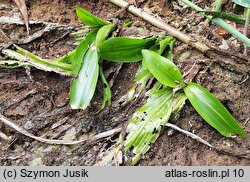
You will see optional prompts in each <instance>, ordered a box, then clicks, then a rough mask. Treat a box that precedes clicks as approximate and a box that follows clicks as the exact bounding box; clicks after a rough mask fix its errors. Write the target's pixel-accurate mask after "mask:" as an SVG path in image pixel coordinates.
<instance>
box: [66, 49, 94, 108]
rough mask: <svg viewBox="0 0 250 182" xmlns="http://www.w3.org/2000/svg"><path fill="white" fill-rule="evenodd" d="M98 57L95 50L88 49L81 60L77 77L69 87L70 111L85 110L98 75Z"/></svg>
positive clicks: (92, 93)
mask: <svg viewBox="0 0 250 182" xmlns="http://www.w3.org/2000/svg"><path fill="white" fill-rule="evenodd" d="M98 61H99V55H98V52H97V50H95V49H93V50H92V49H91V48H90V49H89V50H88V51H87V53H86V54H85V56H84V58H83V64H82V67H81V69H80V71H79V74H78V77H77V78H75V79H74V80H72V82H71V86H70V105H71V108H72V109H85V108H86V107H87V106H88V105H89V103H90V101H91V99H92V97H93V95H94V93H95V89H96V84H97V80H98V73H99V65H98Z"/></svg>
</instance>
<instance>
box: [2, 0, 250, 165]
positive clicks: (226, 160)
mask: <svg viewBox="0 0 250 182" xmlns="http://www.w3.org/2000/svg"><path fill="white" fill-rule="evenodd" d="M26 2H27V8H28V14H29V19H30V20H35V21H44V22H53V23H58V24H62V25H68V26H71V27H79V26H80V25H81V23H80V22H79V20H78V19H77V17H76V15H75V7H76V6H81V7H83V8H85V9H87V10H89V11H90V12H91V13H93V14H95V15H97V16H99V17H101V18H103V19H106V20H112V21H116V22H118V23H120V24H122V23H123V22H124V21H126V20H131V21H133V25H132V26H131V27H128V28H125V29H123V30H122V31H121V32H120V35H125V36H151V35H158V34H160V33H162V32H163V31H162V30H160V29H158V28H155V27H153V26H151V25H150V24H149V23H147V22H144V21H143V20H141V19H140V18H137V17H135V16H133V15H131V14H129V13H126V12H122V13H120V14H119V15H117V16H116V17H114V14H115V13H116V12H117V11H118V10H119V8H118V7H116V6H114V5H112V4H111V3H109V2H108V1H107V0H100V1H98V0H92V1H83V0H82V1H75V0H71V1H66V0H53V1H48V0H41V1H35V0H27V1H26ZM212 2H213V1H199V5H201V6H202V7H208V8H209V7H210V8H211V6H212V5H211V4H212ZM141 7H142V8H144V9H145V11H147V12H151V13H152V14H157V16H158V17H159V18H161V19H163V20H164V21H165V22H167V23H169V24H170V25H172V26H174V27H176V28H178V29H181V30H182V31H183V32H185V33H187V34H189V35H191V36H193V37H196V38H197V37H198V38H199V39H200V41H203V42H206V43H208V44H211V45H213V46H217V47H220V48H222V49H225V50H228V51H230V50H232V51H236V52H242V50H243V44H242V43H241V42H240V41H238V40H236V39H235V38H233V37H232V36H230V35H221V34H220V30H218V28H217V27H216V26H215V25H213V24H211V25H205V24H204V22H205V18H203V16H201V15H200V14H199V13H197V12H194V11H192V10H191V9H189V8H187V7H186V6H184V5H183V4H181V3H179V2H178V1H169V0H168V1H167V0H166V1H164V0H155V1H152V0H147V1H145V2H143V3H142V4H141ZM231 7H232V4H231V3H230V2H228V3H227V4H226V5H225V6H224V7H223V8H224V9H225V10H231ZM239 11H240V10H239ZM14 15H15V16H20V17H21V15H20V13H19V11H18V9H17V8H16V6H15V4H14V2H12V1H1V3H0V16H9V17H12V16H14ZM30 27H31V34H33V33H35V32H37V31H39V30H41V29H43V28H44V25H42V24H31V25H30ZM1 28H2V30H3V31H4V33H5V34H6V35H7V36H8V37H9V38H10V40H12V41H13V42H14V43H18V41H20V40H25V38H27V35H26V29H25V26H23V25H16V24H11V25H10V24H1ZM237 28H238V29H239V30H242V27H241V26H238V27H237ZM70 31H74V29H73V30H72V29H67V28H66V29H63V30H58V29H55V30H52V31H49V32H46V33H45V34H44V35H43V36H41V37H40V38H38V39H35V40H34V41H31V42H29V43H25V44H20V46H21V47H23V48H25V49H27V50H29V51H31V52H33V53H35V54H37V55H39V56H41V57H43V58H53V57H58V56H61V55H64V54H66V53H67V52H69V51H70V50H72V49H73V48H74V47H75V46H76V45H75V40H74V39H73V38H71V37H70V36H68V34H67V33H68V32H70ZM62 35H65V36H62ZM4 42H5V43H6V42H8V40H4ZM0 58H1V56H0ZM174 62H175V63H176V64H177V65H178V66H179V67H180V68H181V69H182V71H183V72H185V69H186V68H188V67H191V66H192V65H193V64H194V63H195V62H196V64H197V65H201V66H202V69H201V70H200V72H199V73H198V74H197V75H196V77H195V78H194V81H196V82H198V83H200V84H202V85H203V86H204V87H206V88H207V89H208V90H210V91H211V92H212V93H214V94H215V95H216V96H217V97H218V98H219V99H220V100H221V101H222V103H223V104H224V105H225V106H226V107H227V108H228V109H229V110H230V112H231V113H232V114H233V115H234V116H235V118H236V119H237V120H238V121H239V122H240V123H241V124H242V125H243V126H244V128H245V129H246V131H248V132H249V131H250V124H249V117H250V112H249V111H250V103H249V96H250V89H249V85H250V81H249V79H246V78H247V77H248V76H249V64H246V63H244V62H241V61H237V60H233V59H230V57H228V56H223V55H220V54H217V55H215V56H214V59H213V60H210V59H208V58H207V57H206V56H204V55H203V54H201V53H199V52H198V51H196V50H195V49H192V48H191V47H189V46H187V45H185V44H184V43H182V42H180V41H177V42H176V44H175V51H174ZM137 67H138V64H123V65H122V69H121V70H120V72H119V74H118V76H117V78H116V79H115V80H114V85H113V87H112V91H113V97H112V100H113V105H112V106H111V107H110V108H106V109H105V110H103V111H102V112H100V113H96V111H97V110H98V106H99V105H100V102H101V90H102V89H101V85H100V84H99V85H98V89H97V91H96V93H95V97H94V99H93V101H92V103H91V106H90V107H89V108H88V109H87V110H85V111H81V110H72V109H71V108H70V106H69V95H68V93H69V85H70V81H71V78H68V77H64V76H60V75H58V74H56V73H48V72H43V71H40V70H37V69H31V70H30V76H29V75H28V74H26V71H25V69H21V68H20V69H12V70H7V69H2V70H1V71H0V112H1V114H3V115H4V116H5V117H7V118H9V119H12V120H13V121H14V122H15V123H16V124H18V125H19V126H22V127H24V128H25V129H27V130H28V131H29V132H31V133H33V134H34V135H36V136H42V137H44V138H50V139H68V140H78V139H81V138H84V137H86V136H88V135H91V134H93V135H94V134H98V133H101V132H103V131H107V130H111V129H113V128H115V127H118V126H122V124H124V123H126V122H127V121H128V120H129V118H130V117H131V113H132V112H133V111H134V110H135V109H136V108H137V107H138V106H139V105H140V104H141V103H136V104H133V103H131V104H128V105H125V106H123V105H122V101H121V98H122V97H123V96H124V95H126V93H127V91H128V89H129V88H130V86H131V85H132V83H133V76H134V75H135V72H136V70H137ZM116 69H117V64H114V63H107V64H106V66H105V70H106V72H107V71H111V72H112V71H113V70H116ZM30 77H31V78H30ZM110 79H112V77H110V78H109V80H110ZM170 122H172V123H174V124H176V125H178V126H179V127H181V128H182V129H185V130H187V131H191V132H193V133H195V134H196V135H198V136H200V137H202V138H203V139H205V140H206V141H208V142H209V143H211V144H212V145H214V146H215V147H217V148H218V150H215V149H211V148H209V147H207V146H205V145H203V144H201V143H199V142H197V141H195V140H193V139H191V138H189V137H187V136H185V135H184V134H181V133H179V132H177V131H171V130H170V129H168V128H165V129H164V131H163V132H162V134H161V135H160V137H159V139H158V140H157V141H156V142H155V144H153V145H152V147H151V150H150V151H149V152H148V153H147V154H146V155H144V156H143V158H142V159H141V160H140V162H139V163H138V165H250V160H249V158H250V153H249V152H250V138H249V137H248V138H247V139H241V138H239V137H237V138H235V139H228V138H225V137H223V136H221V135H220V134H219V133H218V132H217V131H215V130H214V129H213V128H212V127H210V126H209V125H208V124H207V123H206V122H205V121H204V120H203V119H202V118H201V117H200V116H199V115H198V114H197V113H196V112H195V110H194V109H193V108H192V107H191V105H190V103H189V102H188V101H187V103H186V105H185V107H184V109H183V110H182V111H181V113H180V116H179V118H178V119H177V120H175V121H170ZM56 125H57V126H56ZM0 130H1V131H2V132H3V133H5V134H6V135H7V136H11V140H10V141H5V140H3V139H0V165H95V164H96V163H97V162H98V161H100V159H101V158H102V156H103V155H104V153H105V151H106V150H107V149H108V148H109V147H110V146H111V145H112V144H114V143H115V140H116V139H117V137H118V135H115V136H113V137H112V138H105V139H102V140H99V141H97V142H92V143H91V144H82V145H75V146H65V145H63V146H58V145H48V144H43V143H41V142H37V141H35V140H33V139H30V138H28V137H25V136H23V135H21V134H19V133H17V132H16V131H14V130H13V129H11V128H9V127H7V126H5V125H4V124H2V123H0ZM222 150H223V151H224V152H222ZM225 151H226V152H225ZM129 156H130V155H127V157H124V159H126V160H124V161H123V163H122V164H121V165H129V159H130V157H129Z"/></svg>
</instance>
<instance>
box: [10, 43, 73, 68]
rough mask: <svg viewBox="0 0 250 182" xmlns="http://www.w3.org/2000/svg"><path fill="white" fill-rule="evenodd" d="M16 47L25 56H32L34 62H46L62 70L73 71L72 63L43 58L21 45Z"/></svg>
mask: <svg viewBox="0 0 250 182" xmlns="http://www.w3.org/2000/svg"><path fill="white" fill-rule="evenodd" d="M15 47H16V48H17V52H18V53H20V54H22V55H23V56H25V57H28V58H30V59H31V60H32V61H33V62H37V63H40V64H44V65H47V66H52V67H57V68H59V69H61V70H65V71H71V65H69V64H66V63H62V62H56V61H51V60H47V59H42V58H40V57H38V56H36V55H34V54H32V53H31V52H29V51H27V50H25V49H23V48H21V47H19V46H16V45H15Z"/></svg>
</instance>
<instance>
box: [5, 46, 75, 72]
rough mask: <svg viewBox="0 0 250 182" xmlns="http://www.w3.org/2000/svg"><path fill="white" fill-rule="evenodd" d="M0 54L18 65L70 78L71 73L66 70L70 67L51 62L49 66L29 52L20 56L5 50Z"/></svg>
mask: <svg viewBox="0 0 250 182" xmlns="http://www.w3.org/2000/svg"><path fill="white" fill-rule="evenodd" d="M2 53H3V54H5V55H7V56H8V57H9V58H11V59H16V60H18V61H19V62H20V63H18V64H19V65H23V66H25V65H26V64H28V65H30V66H33V67H35V68H37V69H40V70H43V71H49V72H50V71H53V72H56V73H59V74H61V75H67V76H72V72H71V71H69V70H68V68H69V69H70V68H71V66H70V65H66V64H65V63H59V65H57V64H56V63H55V62H52V61H51V62H52V64H51V62H50V61H48V60H43V59H41V58H39V57H37V56H35V55H33V54H31V53H29V52H27V53H26V52H25V51H24V52H22V54H21V53H19V52H16V51H13V50H9V49H5V50H3V51H2ZM33 58H34V59H33ZM12 66H13V65H12ZM61 68H66V69H61Z"/></svg>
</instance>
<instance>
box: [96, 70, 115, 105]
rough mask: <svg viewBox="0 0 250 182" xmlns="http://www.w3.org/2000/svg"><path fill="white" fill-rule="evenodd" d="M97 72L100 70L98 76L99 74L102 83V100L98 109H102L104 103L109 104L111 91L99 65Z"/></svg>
mask: <svg viewBox="0 0 250 182" xmlns="http://www.w3.org/2000/svg"><path fill="white" fill-rule="evenodd" d="M99 72H100V76H101V79H102V83H103V100H102V105H101V108H100V110H102V109H103V108H104V107H105V106H106V103H107V104H108V106H110V105H111V96H112V92H111V88H110V86H109V84H108V82H107V80H106V78H105V75H104V73H103V70H102V67H101V66H100V68H99Z"/></svg>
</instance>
